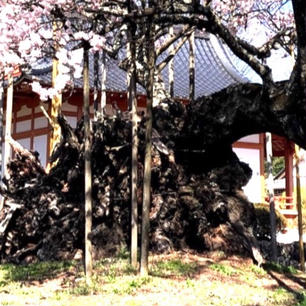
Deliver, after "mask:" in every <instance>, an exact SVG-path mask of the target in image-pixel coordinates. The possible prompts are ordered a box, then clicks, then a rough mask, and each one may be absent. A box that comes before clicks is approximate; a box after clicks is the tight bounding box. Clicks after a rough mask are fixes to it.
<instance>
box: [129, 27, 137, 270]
mask: <svg viewBox="0 0 306 306" xmlns="http://www.w3.org/2000/svg"><path fill="white" fill-rule="evenodd" d="M132 31H133V30H132V29H130V31H129V43H128V49H127V52H128V54H127V56H128V58H130V67H129V70H128V73H127V76H128V80H127V81H128V82H127V83H128V101H129V105H130V106H131V108H132V173H131V265H132V267H134V268H137V247H138V204H137V182H138V134H137V130H138V129H137V95H136V65H135V43H134V42H133V38H134V31H133V32H132Z"/></svg>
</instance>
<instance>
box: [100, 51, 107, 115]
mask: <svg viewBox="0 0 306 306" xmlns="http://www.w3.org/2000/svg"><path fill="white" fill-rule="evenodd" d="M101 70H102V74H101V101H100V104H101V116H102V117H103V116H104V108H105V106H106V77H107V69H106V55H105V52H103V53H102V66H101Z"/></svg>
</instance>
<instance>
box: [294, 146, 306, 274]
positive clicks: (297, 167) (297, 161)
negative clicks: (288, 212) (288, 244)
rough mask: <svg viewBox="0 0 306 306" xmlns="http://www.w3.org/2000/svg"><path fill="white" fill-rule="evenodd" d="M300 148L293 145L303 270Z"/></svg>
mask: <svg viewBox="0 0 306 306" xmlns="http://www.w3.org/2000/svg"><path fill="white" fill-rule="evenodd" d="M299 164H300V150H299V147H298V146H297V145H295V171H296V205H297V211H298V230H299V255H300V268H301V270H302V271H303V272H305V256H304V241H303V215H302V198H301V181H300V165H299Z"/></svg>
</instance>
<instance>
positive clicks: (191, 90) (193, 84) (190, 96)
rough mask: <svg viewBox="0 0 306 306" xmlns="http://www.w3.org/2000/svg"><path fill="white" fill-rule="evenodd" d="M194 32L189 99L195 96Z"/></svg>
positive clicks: (191, 47)
mask: <svg viewBox="0 0 306 306" xmlns="http://www.w3.org/2000/svg"><path fill="white" fill-rule="evenodd" d="M194 49H195V41H194V32H193V33H192V34H191V35H190V37H189V101H193V100H194V97H195V58H194V56H195V55H194Z"/></svg>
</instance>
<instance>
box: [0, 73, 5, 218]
mask: <svg viewBox="0 0 306 306" xmlns="http://www.w3.org/2000/svg"><path fill="white" fill-rule="evenodd" d="M3 96H4V84H3V78H2V77H1V79H0V176H1V179H0V184H1V185H2V171H3V169H2V158H3V155H2V142H3V123H4V122H3ZM3 205H4V198H3V197H1V199H0V212H1V210H2V208H3Z"/></svg>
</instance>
